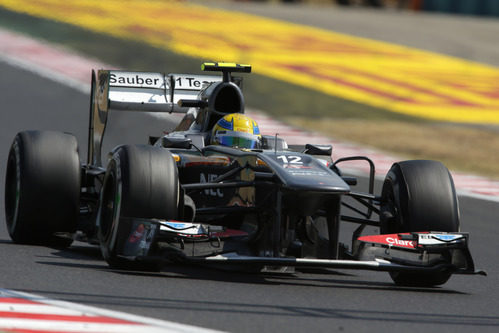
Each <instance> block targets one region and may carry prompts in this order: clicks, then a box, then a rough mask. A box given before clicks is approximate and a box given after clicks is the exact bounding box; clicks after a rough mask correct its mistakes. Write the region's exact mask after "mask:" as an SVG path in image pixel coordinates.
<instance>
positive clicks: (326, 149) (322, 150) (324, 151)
mask: <svg viewBox="0 0 499 333" xmlns="http://www.w3.org/2000/svg"><path fill="white" fill-rule="evenodd" d="M303 153H305V154H308V155H323V156H331V154H332V153H333V146H331V145H313V144H310V143H307V144H306V145H305V150H304V151H303Z"/></svg>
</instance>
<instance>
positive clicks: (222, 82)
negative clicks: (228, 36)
mask: <svg viewBox="0 0 499 333" xmlns="http://www.w3.org/2000/svg"><path fill="white" fill-rule="evenodd" d="M202 69H203V70H204V71H214V72H219V73H220V72H221V75H188V74H168V75H165V74H161V73H144V72H126V71H114V70H99V71H98V72H97V73H95V72H92V88H91V103H90V122H89V137H88V156H87V162H86V163H81V162H80V157H79V154H78V143H77V141H76V138H75V137H74V136H73V135H71V134H68V133H62V132H52V131H24V132H20V133H18V134H17V136H16V137H15V139H14V142H13V144H12V147H11V149H10V153H9V157H8V165H7V175H6V185H5V211H6V222H7V227H8V231H9V234H10V236H11V238H12V240H13V241H14V242H16V243H30V244H33V243H35V244H44V245H49V246H69V245H70V244H71V242H72V241H73V240H74V239H78V240H86V241H88V242H90V243H93V244H99V246H100V248H101V252H102V255H103V257H104V259H105V260H106V261H107V263H108V264H109V265H110V266H111V267H113V268H117V269H133V270H158V269H161V267H163V266H164V265H165V264H168V263H169V262H176V261H183V262H192V263H200V264H211V265H215V266H225V267H227V266H234V267H238V268H244V269H249V270H252V271H283V272H285V271H293V269H295V268H300V267H320V268H333V269H364V270H375V271H386V272H389V273H390V276H391V277H392V279H393V280H394V282H395V283H397V284H401V285H417V286H435V285H440V284H443V283H445V282H446V281H447V280H448V279H449V277H450V276H451V275H452V274H484V273H483V272H482V271H477V270H475V267H474V264H473V260H472V258H471V255H470V253H469V250H468V234H466V233H462V232H460V228H459V210H458V200H457V196H456V191H455V188H454V184H453V180H452V178H451V175H450V173H449V171H448V170H447V168H446V167H445V166H443V165H442V164H441V163H439V162H436V161H426V160H417V161H403V162H398V163H395V164H393V166H392V167H391V169H390V171H389V172H388V174H387V175H386V178H385V180H384V183H383V186H382V190H381V193H380V194H379V195H375V194H374V175H375V170H374V164H373V162H372V161H371V160H370V159H369V158H367V157H358V156H354V157H346V158H340V159H337V160H332V157H331V156H332V147H331V146H329V145H318V144H314V143H309V144H306V145H305V146H304V148H303V150H302V151H293V150H291V149H289V148H288V146H287V143H286V142H285V140H284V139H283V138H281V137H279V136H278V135H275V136H273V135H271V136H269V135H259V142H258V145H255V146H251V147H241V146H239V147H232V146H228V145H223V144H213V141H212V136H213V132H212V129H213V128H214V126H215V125H216V124H217V122H219V121H220V119H222V118H223V117H224V116H226V115H228V114H243V113H244V104H245V103H244V98H243V94H242V90H241V86H242V78H241V77H240V76H239V77H236V76H233V75H232V73H237V72H239V73H249V72H250V71H251V67H250V66H249V65H239V64H231V63H205V64H203V66H202ZM111 111H113V112H121V111H139V112H168V113H184V114H185V115H184V117H183V118H182V120H181V121H180V123H179V124H178V126H177V127H176V129H175V130H174V131H172V132H171V133H169V134H166V135H164V136H161V137H150V138H149V143H148V144H143V145H120V146H117V147H115V148H114V149H113V150H112V151H111V152H110V153H109V154H108V156H109V158H108V160H107V162H106V163H103V162H102V157H101V147H102V141H103V137H104V133H105V129H106V123H107V120H108V114H109V112H111ZM144 141H146V140H144ZM345 161H358V162H359V163H367V164H368V165H369V167H370V174H369V184H368V187H369V189H368V191H366V192H365V193H361V192H359V191H356V190H355V187H356V186H357V179H356V178H354V177H351V176H345V175H343V174H342V172H341V170H340V167H339V166H340V164H341V163H343V162H345ZM347 199H348V200H347ZM352 202H353V203H352ZM346 212H348V214H347V213H346ZM343 223H354V224H358V228H357V229H355V231H354V232H353V235H352V240H351V242H350V241H348V244H346V243H343V242H340V237H339V235H340V226H341V225H342V224H343ZM366 226H374V227H376V228H379V234H375V235H364V234H363V232H364V231H365V227H366ZM325 271H327V270H325Z"/></svg>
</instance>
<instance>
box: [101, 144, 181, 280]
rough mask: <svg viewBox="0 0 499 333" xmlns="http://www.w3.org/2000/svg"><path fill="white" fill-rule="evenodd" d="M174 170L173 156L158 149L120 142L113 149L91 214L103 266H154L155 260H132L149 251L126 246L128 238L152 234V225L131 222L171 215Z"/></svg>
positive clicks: (175, 190)
mask: <svg viewBox="0 0 499 333" xmlns="http://www.w3.org/2000/svg"><path fill="white" fill-rule="evenodd" d="M177 173H178V171H177V166H176V164H175V161H174V160H173V157H172V156H171V154H170V152H168V151H167V150H165V149H163V148H158V147H152V146H145V145H144V146H121V147H119V148H118V149H117V150H116V151H115V152H114V154H113V157H112V159H111V160H110V162H109V164H108V167H107V171H106V175H105V178H104V184H103V187H102V192H101V200H100V206H99V212H98V218H97V223H98V237H99V242H100V247H101V252H102V255H103V257H104V259H105V260H106V261H107V263H108V264H109V266H111V267H112V268H117V269H131V270H145V271H151V270H152V271H157V270H159V269H160V264H159V263H157V262H154V261H152V262H147V261H137V260H134V257H136V256H147V255H148V254H150V253H151V251H153V249H149V248H148V249H144V248H134V249H133V250H131V249H130V247H131V245H132V244H130V238H131V237H142V236H143V235H144V233H147V234H148V235H149V236H150V237H154V232H155V228H156V226H155V225H150V224H148V223H147V222H146V221H144V223H141V222H137V221H138V219H140V218H142V219H148V218H149V219H150V218H158V219H176V218H177V216H178V207H179V191H180V187H179V181H178V174H177ZM134 218H135V219H134ZM149 236H147V237H149ZM144 237H145V236H144ZM127 257H128V258H127ZM144 259H146V258H144Z"/></svg>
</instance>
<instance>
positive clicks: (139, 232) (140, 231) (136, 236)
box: [128, 224, 145, 243]
mask: <svg viewBox="0 0 499 333" xmlns="http://www.w3.org/2000/svg"><path fill="white" fill-rule="evenodd" d="M144 230H145V228H144V225H143V224H139V226H138V227H137V229H135V231H134V232H132V234H131V235H130V237H129V238H128V242H129V243H137V242H138V241H140V240H141V239H142V237H144Z"/></svg>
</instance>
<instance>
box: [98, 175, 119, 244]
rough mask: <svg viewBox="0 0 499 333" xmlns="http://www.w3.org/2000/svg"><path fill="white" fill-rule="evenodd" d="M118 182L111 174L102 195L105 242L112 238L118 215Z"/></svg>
mask: <svg viewBox="0 0 499 333" xmlns="http://www.w3.org/2000/svg"><path fill="white" fill-rule="evenodd" d="M115 185H116V180H115V178H114V175H113V174H112V173H110V174H109V175H108V178H107V180H106V184H105V186H104V189H103V193H102V204H101V217H100V221H99V222H100V228H101V235H102V238H103V240H105V241H107V240H108V239H109V237H110V236H111V231H112V226H113V220H114V217H115V214H116V186H115Z"/></svg>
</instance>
